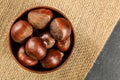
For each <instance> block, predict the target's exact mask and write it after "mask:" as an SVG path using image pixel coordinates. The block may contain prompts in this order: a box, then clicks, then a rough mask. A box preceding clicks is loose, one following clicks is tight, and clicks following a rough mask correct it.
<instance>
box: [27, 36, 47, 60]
mask: <svg viewBox="0 0 120 80" xmlns="http://www.w3.org/2000/svg"><path fill="white" fill-rule="evenodd" d="M25 50H26V53H27V54H28V55H29V56H30V57H32V58H35V59H38V60H41V59H43V58H44V57H45V56H46V52H47V49H46V46H45V44H44V43H43V40H42V39H40V38H39V37H31V38H30V39H29V40H28V41H27V43H26V45H25Z"/></svg>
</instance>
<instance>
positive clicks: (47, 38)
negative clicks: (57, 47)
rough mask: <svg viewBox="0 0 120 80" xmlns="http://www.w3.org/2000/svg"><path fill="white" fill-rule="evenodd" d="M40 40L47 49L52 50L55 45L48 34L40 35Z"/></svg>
mask: <svg viewBox="0 0 120 80" xmlns="http://www.w3.org/2000/svg"><path fill="white" fill-rule="evenodd" d="M40 38H41V39H42V40H43V42H44V44H45V45H46V47H47V48H48V49H49V48H52V47H53V46H54V44H55V39H54V38H53V37H52V36H51V34H50V33H49V32H44V33H43V34H41V35H40Z"/></svg>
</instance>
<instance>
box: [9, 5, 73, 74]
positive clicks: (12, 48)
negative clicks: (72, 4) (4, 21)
mask: <svg viewBox="0 0 120 80" xmlns="http://www.w3.org/2000/svg"><path fill="white" fill-rule="evenodd" d="M41 8H46V9H50V10H51V11H52V12H53V14H54V17H63V18H65V19H67V20H68V21H69V22H70V20H69V19H68V18H67V17H66V16H65V15H64V14H63V13H62V12H61V11H59V10H57V9H54V8H51V7H48V6H40V7H34V8H31V9H28V10H26V11H25V12H23V13H22V14H21V15H20V16H18V18H17V19H16V20H15V21H14V23H16V22H17V21H19V20H21V19H22V20H26V21H27V15H28V12H30V11H31V10H34V9H41ZM54 17H53V18H54ZM14 23H13V24H14ZM13 24H12V26H13ZM70 24H71V22H70ZM48 25H49V24H48ZM12 26H11V28H12ZM71 26H72V24H71ZM10 32H11V29H10V31H9V49H10V52H11V54H12V56H13V58H14V60H15V61H16V62H17V63H18V65H20V66H21V67H22V68H24V69H26V70H28V71H30V72H36V73H48V72H52V71H56V70H58V69H60V68H62V66H63V65H65V64H66V62H67V61H68V59H69V58H70V56H71V55H72V53H73V48H74V44H75V33H74V30H73V26H72V33H71V36H70V37H71V45H70V48H69V50H68V51H66V52H65V53H64V57H63V59H62V61H61V63H60V64H59V65H58V66H57V67H55V68H52V69H45V68H43V67H42V66H41V64H40V63H38V64H37V65H36V66H33V67H25V66H23V65H22V64H21V63H20V62H19V60H18V58H17V52H18V48H19V47H20V45H19V44H18V43H16V42H14V41H13V39H12V38H11V35H10ZM43 32H44V31H43Z"/></svg>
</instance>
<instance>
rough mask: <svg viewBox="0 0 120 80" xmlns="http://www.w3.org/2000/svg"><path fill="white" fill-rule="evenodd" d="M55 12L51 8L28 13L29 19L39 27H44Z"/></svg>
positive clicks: (34, 25)
mask: <svg viewBox="0 0 120 80" xmlns="http://www.w3.org/2000/svg"><path fill="white" fill-rule="evenodd" d="M52 17H53V13H52V11H51V10H49V9H36V10H32V11H30V12H29V13H28V21H29V23H31V24H32V25H33V27H35V28H37V29H43V28H45V27H46V25H47V24H48V23H49V22H50V20H51V19H52Z"/></svg>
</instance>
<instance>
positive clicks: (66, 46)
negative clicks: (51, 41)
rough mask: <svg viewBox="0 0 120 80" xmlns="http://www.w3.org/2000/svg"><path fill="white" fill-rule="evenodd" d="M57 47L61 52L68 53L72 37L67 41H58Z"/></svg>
mask: <svg viewBox="0 0 120 80" xmlns="http://www.w3.org/2000/svg"><path fill="white" fill-rule="evenodd" d="M55 45H56V47H57V48H58V49H59V50H61V51H67V50H68V49H69V47H70V37H69V38H68V39H67V40H65V41H57V42H56V44H55Z"/></svg>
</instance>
